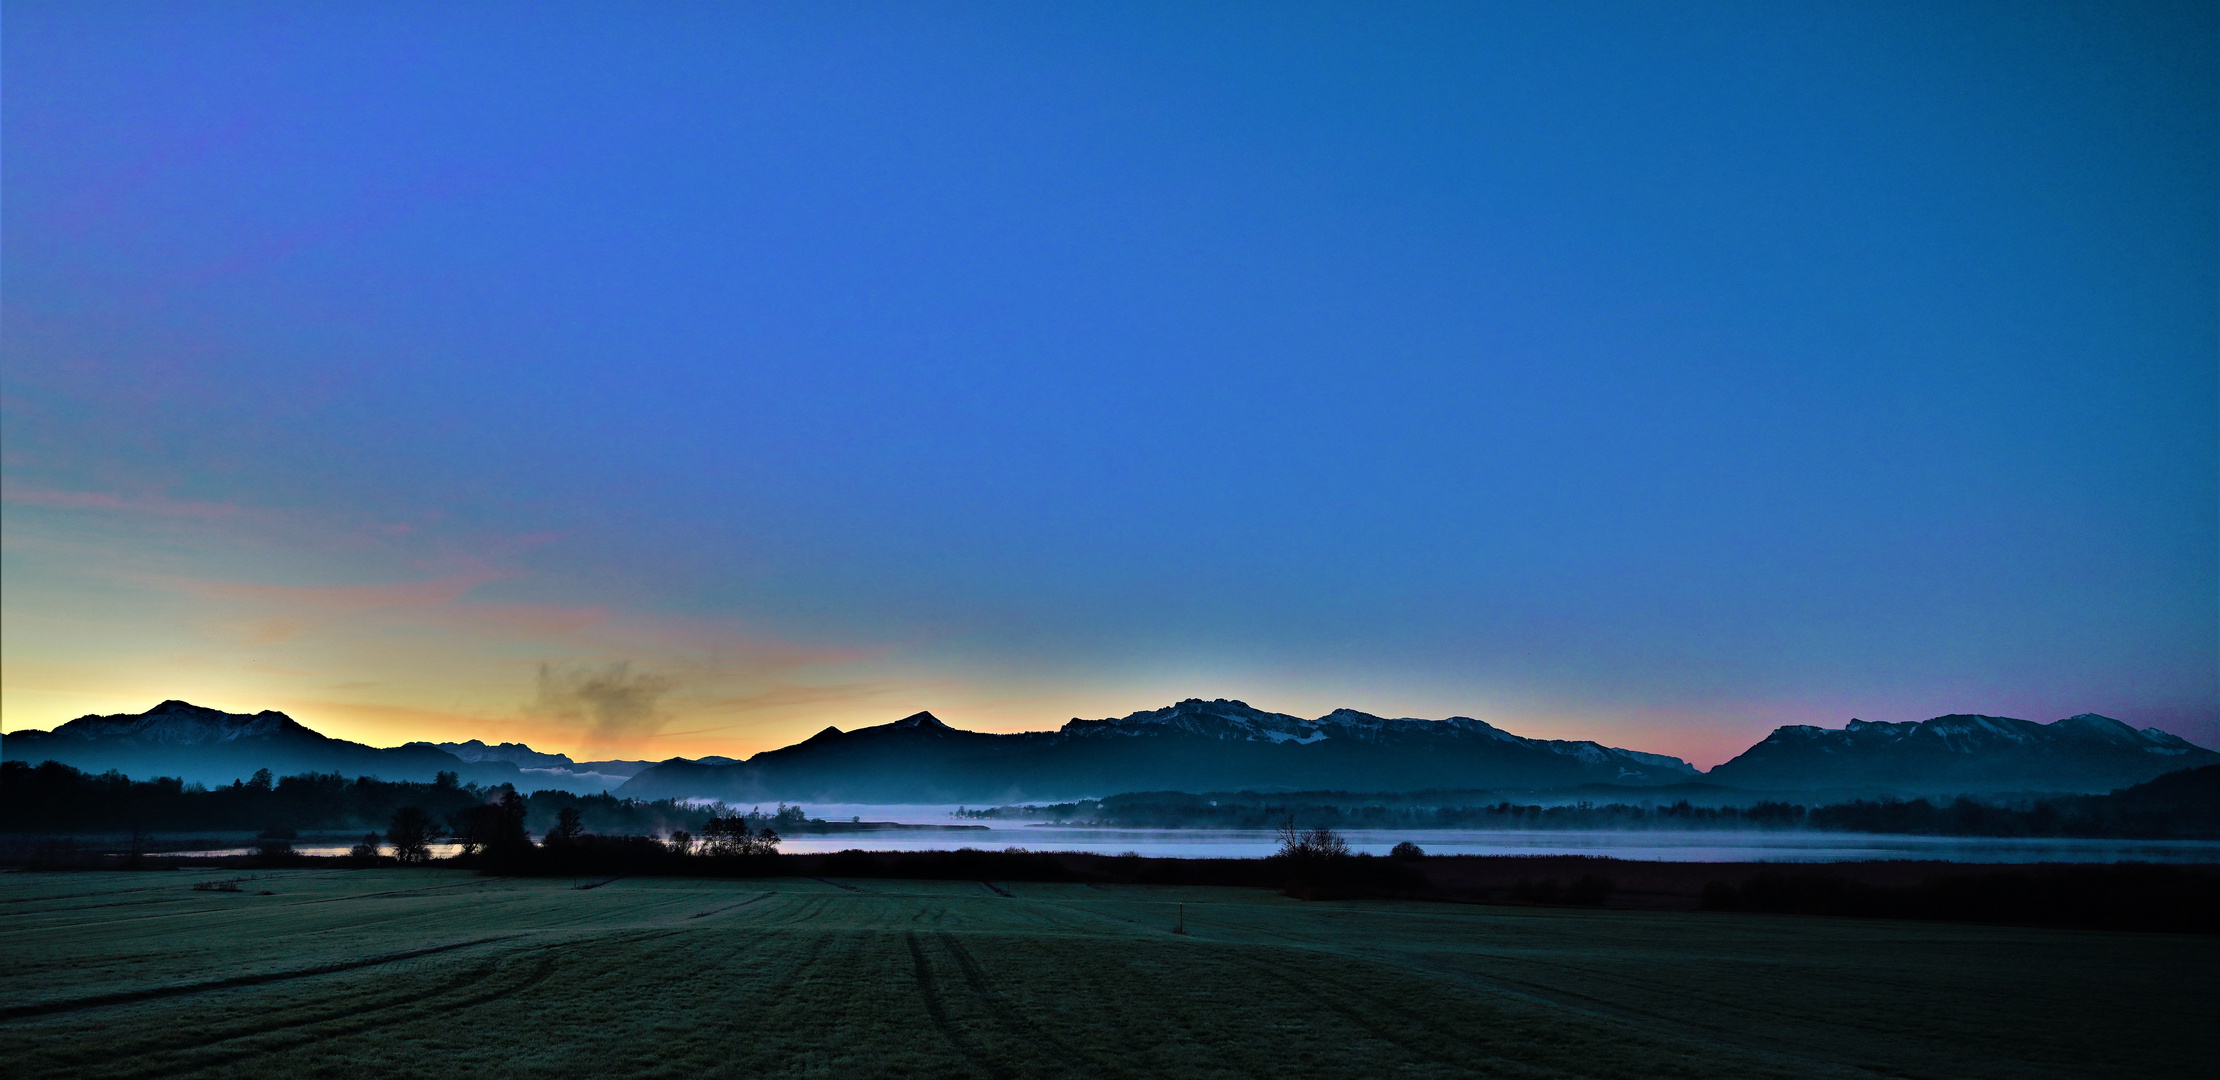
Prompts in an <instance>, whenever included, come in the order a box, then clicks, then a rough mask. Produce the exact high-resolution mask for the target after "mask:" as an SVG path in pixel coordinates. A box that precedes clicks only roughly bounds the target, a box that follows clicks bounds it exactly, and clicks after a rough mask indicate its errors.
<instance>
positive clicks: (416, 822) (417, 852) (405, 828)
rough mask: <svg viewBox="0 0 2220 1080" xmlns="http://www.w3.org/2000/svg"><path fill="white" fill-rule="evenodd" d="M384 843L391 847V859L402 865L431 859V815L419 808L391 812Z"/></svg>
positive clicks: (406, 807) (410, 807)
mask: <svg viewBox="0 0 2220 1080" xmlns="http://www.w3.org/2000/svg"><path fill="white" fill-rule="evenodd" d="M385 838H386V842H387V843H390V844H392V845H393V857H394V858H396V859H399V860H401V861H402V862H404V863H424V862H430V861H431V859H432V848H431V839H432V815H430V814H427V813H425V812H424V808H423V807H421V806H404V807H402V808H400V809H399V810H395V811H394V812H393V824H392V825H390V826H388V827H387V828H386V830H385Z"/></svg>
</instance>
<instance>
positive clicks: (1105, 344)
mask: <svg viewBox="0 0 2220 1080" xmlns="http://www.w3.org/2000/svg"><path fill="white" fill-rule="evenodd" d="M2216 10H2220V9H2215V8H2214V7H2213V6H2211V5H2209V4H2198V3H2183V4H2166V3H2138V4H2086V5H2084V4H2045V3H2035V2H2012V3H1998V4H1971V3H1904V4H1889V3H1836V4H1736V3H1718V2H1704V3H1641V4H1610V3H1605V4H1582V3H1568V4H1546V5H1545V4H1503V5H1493V4H1445V5H1432V4H1423V3H1411V4H1398V5H1355V6H1351V5H1325V4H1320V5H1303V4H1285V3H1272V4H1261V3H1259V4H1194V3H1173V4H1134V3H1118V4H1084V3H1074V4H1055V5H1039V4H1019V3H985V2H980V3H960V4H936V3H903V4H880V3H855V4H837V5H828V4H685V3H642V4H631V3H624V4H620V3H605V4H532V5H517V6H505V5H498V4H476V5H444V4H428V3H427V4H410V3H379V4H348V3H337V2H335V3H324V4H315V5H300V4H274V3H273V4H247V3H231V4H207V3H158V4H157V3H149V4H115V3H86V2H82V0H75V2H69V3H51V2H40V0H12V2H11V3H9V4H8V5H7V6H6V8H5V9H4V12H0V69H4V82H0V730H6V731H17V730H23V729H28V728H46V727H51V726H53V725H55V724H57V723H60V722H62V721H66V720H68V719H70V718H72V717H75V716H79V715H84V714H87V713H111V712H138V711H141V710H143V709H146V708H148V707H150V706H152V705H154V704H155V703H156V702H159V701H162V700H164V699H168V698H180V699H184V700H188V701H193V702H195V703H198V704H204V705H210V706H215V707H219V708H224V709H227V710H232V711H243V712H252V711H258V710H261V709H280V710H283V711H286V712H288V713H290V714H291V715H293V716H294V717H295V718H296V719H299V720H301V721H302V722H304V723H306V724H308V725H309V726H311V727H314V728H316V729H318V730H321V731H324V732H326V733H328V734H332V735H337V736H341V737H346V738H352V739H358V740H361V741H366V742H371V743H374V744H378V745H394V744H398V743H400V742H405V741H409V740H415V739H432V740H447V739H464V738H473V737H475V738H483V739H486V740H488V741H499V740H511V739H521V740H524V741H527V742H529V743H530V744H532V745H533V746H534V747H535V748H538V749H541V750H549V751H560V752H567V753H571V754H574V755H577V756H580V757H603V756H622V757H647V758H657V759H660V758H664V757H669V756H673V755H680V754H683V755H700V754H711V753H721V754H728V755H736V756H737V755H742V754H746V753H752V752H754V751H757V750H762V749H767V748H770V747H774V746H779V745H784V744H786V743H790V742H793V741H796V740H798V739H800V738H803V737H806V736H807V735H808V734H810V733H812V732H814V731H816V730H817V729H819V728H822V727H824V726H825V725H828V724H835V725H838V726H841V727H843V728H851V727H855V726H859V725H866V724H874V723H884V722H887V721H890V720H894V719H897V718H899V717H901V716H904V715H906V714H908V713H911V712H913V711H916V710H919V709H930V710H932V711H933V712H934V713H935V714H936V715H938V716H939V717H940V718H941V719H943V720H945V721H947V722H949V723H951V724H954V725H956V726H959V727H968V728H972V729H976V730H990V731H1016V730H1030V729H1042V728H1050V727H1054V726H1056V725H1058V724H1061V723H1062V722H1063V721H1064V720H1066V719H1067V718H1070V717H1074V716H1079V717H1088V718H1095V717H1103V716H1116V715H1123V714H1125V713H1128V712H1131V711H1134V710H1138V709H1148V708H1156V707H1160V706H1163V705H1166V704H1169V703H1171V702H1174V701H1177V700H1180V699H1183V698H1188V697H1204V698H1216V697H1230V698H1239V699H1242V700H1246V701H1248V702H1249V703H1250V704H1252V705H1256V706H1258V707H1261V708H1268V709H1274V710H1279V711H1285V712H1294V713H1300V714H1305V715H1313V716H1315V715H1320V714H1323V713H1325V712H1327V711H1329V710H1331V709H1334V708H1336V707H1342V706H1347V707H1350V708H1356V709H1361V710H1364V711H1366V712H1371V713H1377V714H1382V715H1388V716H1421V717H1441V716H1448V715H1466V716H1474V717H1478V718H1481V719H1484V720H1488V721H1490V722H1492V723H1495V724H1497V725H1498V726H1500V727H1503V728H1505V729H1507V730H1510V731H1513V732H1516V733H1519V734H1524V735H1530V736H1537V737H1551V738H1593V739H1597V740H1600V741H1602V742H1605V743H1607V744H1611V745H1617V746H1626V747H1632V748H1635V749H1642V750H1649V751H1653V752H1659V753H1670V754H1676V755H1680V756H1683V757H1686V758H1688V759H1689V760H1691V761H1692V762H1694V763H1695V764H1697V765H1699V766H1702V767H1709V766H1711V765H1714V764H1717V763H1718V762H1720V761H1723V760H1725V759H1727V758H1729V757H1731V756H1733V755H1734V754H1736V753H1738V752H1739V751H1740V750H1741V749H1742V748H1744V747H1746V746H1747V745H1749V744H1750V743H1752V742H1754V741H1756V740H1757V739H1759V738H1762V737H1763V736H1764V734H1765V733H1766V732H1768V731H1770V730H1771V729H1772V728H1774V727H1775V726H1778V725H1782V724H1799V723H1809V724H1822V725H1827V726H1840V725H1841V724H1842V723H1844V722H1846V721H1848V720H1849V719H1851V718H1853V717H1859V718H1863V719H1867V720H1919V719H1925V718H1927V717H1930V716H1935V715H1940V714H1944V713H1952V712H1977V713H1987V714H1992V715H2008V716H2018V717H2023V718H2027V719H2033V720H2038V721H2049V720H2054V719H2057V718H2059V717H2063V716H2068V715H2072V714H2076V713H2082V712H2099V713H2103V714H2105V715H2108V716H2113V717H2117V718H2119V719H2122V720H2125V721H2127V722H2128V723H2130V724H2133V725H2135V726H2137V727H2143V726H2150V725H2155V726H2159V727H2162V728H2165V729H2167V730H2169V731H2173V732H2175V733H2177V734H2180V735H2182V736H2184V737H2187V738H2190V739H2191V740H2193V741H2196V742H2199V743H2202V744H2204V745H2207V746H2220V168H2216V166H2220V15H2216Z"/></svg>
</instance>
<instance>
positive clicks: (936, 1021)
mask: <svg viewBox="0 0 2220 1080" xmlns="http://www.w3.org/2000/svg"><path fill="white" fill-rule="evenodd" d="M902 941H903V942H904V943H905V944H907V945H908V946H909V947H910V961H911V963H913V964H915V965H916V968H917V976H916V977H917V994H918V996H919V997H920V998H923V999H924V1001H925V1014H926V1015H927V1016H930V1017H932V1020H933V1026H934V1027H937V1028H939V1029H940V1034H941V1037H942V1038H944V1039H947V1040H948V1045H949V1046H950V1047H952V1048H954V1049H955V1051H956V1052H957V1053H959V1054H962V1055H963V1056H964V1060H966V1061H969V1062H971V1063H972V1065H974V1066H976V1067H978V1068H979V1069H981V1070H983V1071H984V1072H985V1073H986V1074H987V1075H989V1076H991V1077H994V1078H995V1080H1011V1078H1014V1077H1015V1076H1017V1075H1018V1074H1016V1073H1014V1072H1011V1071H1010V1070H1008V1069H1006V1068H1003V1067H1002V1066H1000V1065H997V1064H995V1063H994V1062H992V1061H990V1060H988V1059H987V1055H986V1053H985V1051H982V1050H981V1049H980V1048H979V1046H978V1044H976V1043H974V1042H972V1041H971V1039H970V1038H969V1037H967V1036H965V1035H964V1033H963V1032H961V1031H958V1030H956V1025H955V1023H954V1022H953V1021H951V1020H949V1019H948V1009H947V1007H946V1006H945V1005H942V1004H941V1000H940V991H939V989H938V988H937V987H936V986H935V984H934V980H933V965H932V963H931V962H930V961H928V960H926V959H925V949H924V947H923V946H921V945H919V944H918V943H917V932H916V931H914V930H913V931H910V932H908V933H905V934H903V935H902Z"/></svg>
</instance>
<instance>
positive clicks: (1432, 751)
mask: <svg viewBox="0 0 2220 1080" xmlns="http://www.w3.org/2000/svg"><path fill="white" fill-rule="evenodd" d="M1696 775H1698V774H1697V772H1696V770H1695V768H1694V767H1693V766H1691V765H1689V764H1688V763H1687V762H1685V761H1682V760H1681V759H1679V758H1676V757H1666V756H1664V755H1662V754H1645V753H1642V752H1640V751H1637V750H1620V749H1616V748H1613V747H1608V746H1603V745H1600V744H1598V743H1593V742H1568V741H1564V740H1546V741H1545V740H1541V739H1526V738H1521V737H1519V736H1517V735H1513V734H1511V733H1509V732H1507V731H1504V730H1502V729H1500V728H1497V727H1495V726H1494V725H1492V724H1488V723H1486V722H1484V721H1480V720H1474V719H1472V718H1471V717H1466V716H1454V717H1450V718H1449V719H1447V720H1413V719H1394V720H1391V719H1386V718H1383V717H1378V716H1373V715H1370V714H1368V713H1361V712H1357V711H1355V710H1353V709H1337V710H1335V711H1333V712H1331V713H1328V714H1326V715H1325V716H1321V717H1319V718H1317V719H1315V720H1307V719H1304V718H1302V717H1299V716H1291V715H1288V714H1286V713H1275V712H1265V711H1264V710H1261V709H1256V708H1252V707H1250V706H1249V705H1248V704H1246V703H1244V702H1240V701H1228V700H1225V699H1219V700H1217V701H1203V700H1200V699H1190V700H1187V701H1182V702H1180V703H1179V704H1177V705H1172V706H1169V707H1166V708H1162V709H1154V710H1150V711H1147V712H1137V713H1134V714H1132V715H1130V716H1125V717H1120V718H1117V719H1110V720H1080V719H1073V720H1072V721H1070V722H1069V723H1067V724H1065V725H1064V726H1063V727H1062V728H1060V729H1058V730H1055V731H1027V732H1020V733H1017V734H1011V735H994V734H988V733H985V732H977V731H963V730H959V729H957V728H952V727H949V726H948V725H946V724H944V723H941V722H940V720H939V719H938V718H936V717H935V716H933V714H932V713H929V712H921V713H917V714H916V715H914V716H909V717H905V718H903V719H901V720H897V721H895V722H894V723H891V724H883V725H880V726H877V727H867V728H860V729H857V730H855V731H842V730H840V729H839V728H836V727H828V728H826V729H825V730H823V731H820V732H818V733H817V734H815V735H813V736H811V737H810V738H809V739H807V740H805V741H803V742H800V743H797V744H795V745H793V746H788V747H784V748H782V749H778V750H766V751H764V752H763V753H760V754H757V755H755V756H754V757H751V758H749V759H747V760H746V761H737V762H732V763H729V764H723V765H705V764H702V763H698V762H688V761H666V762H663V763H661V764H658V765H656V766H655V767H653V768H650V769H646V770H643V771H641V772H640V773H639V774H637V775H635V776H633V777H632V779H630V780H628V781H626V782H625V784H624V786H623V787H622V788H619V789H618V793H619V794H624V795H638V796H641V797H644V798H661V797H664V796H671V795H680V794H690V795H712V796H717V797H722V798H726V799H731V800H738V801H761V800H766V799H808V800H813V801H818V802H867V801H868V802H923V803H930V802H966V801H982V800H988V801H1007V800H1022V799H1061V798H1074V797H1085V796H1087V795H1089V794H1090V793H1097V792H1100V793H1112V792H1120V791H1157V790H1187V791H1204V790H1228V789H1234V788H1260V787H1261V788H1266V789H1275V788H1276V789H1282V790H1285V789H1318V788H1356V789H1362V790H1375V789H1379V788H1382V787H1383V786H1385V787H1387V788H1403V789H1418V788H1432V787H1459V786H1461V787H1467V788H1471V787H1490V788H1492V787H1508V788H1520V789H1532V788H1556V787H1570V786H1573V785H1576V784H1582V783H1592V782H1598V781H1601V782H1609V783H1619V784H1636V785H1650V784H1667V783H1673V782H1675V781H1679V780H1685V779H1689V778H1692V777H1694V776H1696Z"/></svg>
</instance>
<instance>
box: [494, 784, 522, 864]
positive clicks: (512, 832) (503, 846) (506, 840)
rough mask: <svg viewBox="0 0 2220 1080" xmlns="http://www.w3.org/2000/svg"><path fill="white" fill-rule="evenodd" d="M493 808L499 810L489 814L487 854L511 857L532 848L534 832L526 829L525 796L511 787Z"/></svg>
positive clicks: (502, 857) (503, 793)
mask: <svg viewBox="0 0 2220 1080" xmlns="http://www.w3.org/2000/svg"><path fill="white" fill-rule="evenodd" d="M493 808H494V810H495V811H497V812H496V813H494V814H490V815H488V816H487V824H488V826H489V827H490V828H489V831H488V833H487V835H486V837H485V845H486V854H488V855H491V856H493V857H495V858H501V859H510V858H516V857H518V856H520V855H523V854H524V853H525V852H527V851H530V850H532V834H531V833H529V832H526V831H525V829H524V811H525V805H524V797H523V796H521V795H518V794H517V793H516V789H515V788H509V789H508V790H505V791H503V792H502V793H501V801H500V802H499V803H496V804H495V805H494V807H493Z"/></svg>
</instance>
